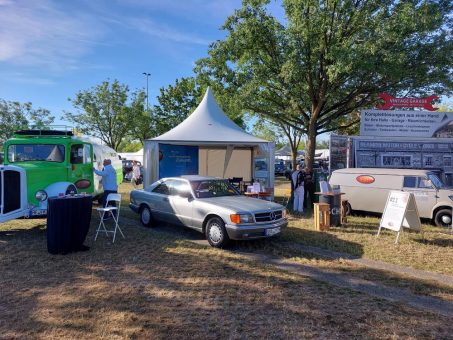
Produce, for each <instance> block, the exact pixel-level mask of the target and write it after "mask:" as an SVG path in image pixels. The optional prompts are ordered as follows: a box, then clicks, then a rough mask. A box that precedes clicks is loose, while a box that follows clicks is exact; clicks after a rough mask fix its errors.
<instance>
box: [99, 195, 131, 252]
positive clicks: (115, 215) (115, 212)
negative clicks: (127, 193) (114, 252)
mask: <svg viewBox="0 0 453 340" xmlns="http://www.w3.org/2000/svg"><path fill="white" fill-rule="evenodd" d="M109 202H115V203H116V207H114V206H109ZM120 207H121V195H120V194H109V195H108V196H107V202H106V204H105V207H104V208H97V209H96V210H97V211H98V213H99V218H100V219H101V221H100V222H99V227H98V230H97V231H96V236H95V237H94V240H95V241H96V239H97V238H98V234H99V232H104V233H105V234H106V235H108V234H109V233H113V243H115V237H116V231H117V230H119V231H120V233H121V235H122V236H123V238H125V237H124V234H123V232H122V231H121V228H120V226H119V225H118V219H119V215H120ZM105 214H110V215H111V216H112V219H113V221H114V222H115V229H114V230H107V228H106V227H105V224H104V222H105V220H104V217H105Z"/></svg>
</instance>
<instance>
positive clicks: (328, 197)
mask: <svg viewBox="0 0 453 340" xmlns="http://www.w3.org/2000/svg"><path fill="white" fill-rule="evenodd" d="M341 195H342V193H340V192H333V191H329V192H324V193H321V194H319V203H327V204H329V205H330V209H329V212H330V225H331V226H340V225H341Z"/></svg>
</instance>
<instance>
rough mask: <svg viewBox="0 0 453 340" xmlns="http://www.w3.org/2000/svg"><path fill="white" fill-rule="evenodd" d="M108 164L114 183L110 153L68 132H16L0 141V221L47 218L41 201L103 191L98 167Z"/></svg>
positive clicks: (118, 165) (119, 173)
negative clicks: (0, 151) (0, 156)
mask: <svg viewBox="0 0 453 340" xmlns="http://www.w3.org/2000/svg"><path fill="white" fill-rule="evenodd" d="M105 158H110V159H111V160H112V165H113V167H114V168H115V170H116V173H117V178H118V183H121V181H122V163H121V160H120V159H119V158H118V155H117V153H116V152H115V150H113V149H111V148H109V147H107V146H104V145H100V144H98V143H94V142H92V141H89V140H88V139H83V138H80V137H75V136H74V135H73V133H72V132H71V131H55V130H22V131H17V132H16V133H15V134H14V137H13V138H11V139H9V140H7V141H6V142H5V143H4V165H1V166H0V222H4V221H6V220H9V219H12V218H17V217H20V216H28V217H33V216H43V215H46V214H47V198H48V197H52V196H58V195H59V194H62V193H63V194H69V193H81V192H86V193H89V194H92V195H93V196H94V197H97V196H99V195H100V194H101V193H102V192H103V188H102V177H100V176H98V175H96V174H94V172H93V167H96V168H98V169H101V168H102V162H103V160H104V159H105Z"/></svg>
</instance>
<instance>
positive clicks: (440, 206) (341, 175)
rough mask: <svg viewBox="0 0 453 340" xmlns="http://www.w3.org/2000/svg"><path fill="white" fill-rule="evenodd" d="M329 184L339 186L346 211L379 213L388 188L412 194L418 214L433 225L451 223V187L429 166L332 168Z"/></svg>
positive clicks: (382, 209)
mask: <svg viewBox="0 0 453 340" xmlns="http://www.w3.org/2000/svg"><path fill="white" fill-rule="evenodd" d="M329 184H330V185H331V186H340V190H341V192H343V193H345V195H344V196H342V198H343V199H347V200H348V202H349V211H352V210H360V211H369V212H375V213H383V211H384V208H385V203H386V201H387V197H388V194H389V191H390V190H401V191H406V192H412V193H413V194H414V196H415V201H416V203H417V208H418V212H419V215H420V217H422V218H429V219H431V220H432V221H433V222H434V223H435V224H436V225H437V226H443V227H448V226H451V223H452V209H453V190H451V189H447V188H446V187H445V185H444V184H443V183H442V181H441V180H440V179H439V177H437V175H436V174H435V173H434V172H432V171H429V170H411V169H380V168H347V169H340V170H335V171H334V172H333V173H332V175H331V177H330V180H329Z"/></svg>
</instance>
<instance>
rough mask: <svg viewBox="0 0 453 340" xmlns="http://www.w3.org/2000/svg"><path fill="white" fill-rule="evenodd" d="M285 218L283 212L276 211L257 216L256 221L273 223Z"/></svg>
mask: <svg viewBox="0 0 453 340" xmlns="http://www.w3.org/2000/svg"><path fill="white" fill-rule="evenodd" d="M282 217H283V212H282V211H281V210H274V211H269V212H265V213H258V214H255V221H256V222H257V223H259V222H272V221H276V220H279V219H281V218H282Z"/></svg>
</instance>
